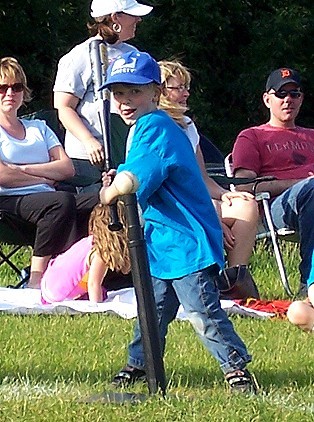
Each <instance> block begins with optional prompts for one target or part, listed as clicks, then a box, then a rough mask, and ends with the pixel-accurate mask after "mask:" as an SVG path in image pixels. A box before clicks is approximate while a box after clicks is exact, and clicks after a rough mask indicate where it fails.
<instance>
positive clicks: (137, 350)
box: [100, 52, 256, 393]
mask: <svg viewBox="0 0 314 422" xmlns="http://www.w3.org/2000/svg"><path fill="white" fill-rule="evenodd" d="M103 87H108V88H109V89H110V90H111V92H112V94H113V100H114V104H115V106H116V108H117V110H118V112H119V114H120V115H121V117H122V118H123V119H124V121H125V122H126V123H127V124H129V125H130V124H133V123H135V129H134V133H133V138H132V143H131V147H130V150H129V153H128V156H127V158H126V162H125V163H124V164H122V165H120V166H119V167H118V172H121V171H123V170H127V171H129V172H131V173H133V174H134V175H135V176H136V177H137V179H138V181H139V188H138V191H137V199H138V202H139V204H140V206H141V209H142V212H143V217H144V220H145V226H144V233H145V240H146V244H147V252H148V258H149V264H150V271H151V274H152V282H153V289H154V295H155V300H156V305H157V315H158V319H159V329H160V340H161V348H162V351H164V348H165V338H166V334H167V330H168V325H169V323H170V322H171V321H173V320H174V319H175V317H176V314H177V310H178V307H179V304H180V303H181V304H182V305H183V307H184V310H185V312H186V313H187V315H188V318H189V320H190V322H191V323H192V325H193V327H194V329H195V331H196V333H197V334H198V336H199V337H200V339H201V340H202V342H203V343H204V345H205V347H206V348H207V350H208V351H209V352H210V353H211V354H212V355H213V356H214V357H215V358H216V359H217V361H218V362H219V364H220V367H221V369H222V371H223V373H224V374H225V378H226V380H227V382H228V383H229V385H230V387H231V390H232V391H241V392H254V393H255V392H256V385H255V383H254V379H253V378H252V376H251V374H250V373H249V371H248V370H247V369H246V364H247V363H248V362H250V361H251V356H250V355H249V354H248V352H247V350H246V347H245V345H244V343H243V342H242V340H241V339H240V338H239V336H238V335H237V334H236V332H235V331H234V328H233V325H232V323H231V321H230V320H229V319H228V317H227V315H226V313H225V312H224V311H223V310H222V309H221V306H220V302H219V293H218V289H217V286H216V282H215V278H216V277H217V275H218V273H219V270H220V268H222V266H223V263H224V259H223V240H222V231H221V227H220V223H219V220H218V217H217V214H216V212H215V209H214V207H213V205H212V201H211V198H210V196H209V194H208V191H207V189H206V186H205V184H204V182H203V180H202V176H201V173H200V169H199V166H198V164H197V162H196V159H195V154H194V152H193V149H192V146H191V143H190V141H189V139H188V138H187V136H186V135H185V134H184V132H183V131H182V129H180V127H179V126H178V125H177V124H176V123H175V122H174V121H173V120H172V119H171V118H170V117H169V116H168V115H167V114H166V113H165V112H164V111H162V110H158V109H157V105H158V101H159V96H160V93H161V81H160V69H159V66H158V64H157V62H156V61H155V60H154V59H153V58H152V57H151V56H150V55H149V54H147V53H142V52H131V53H126V54H124V55H122V56H120V58H118V59H117V60H116V61H114V62H113V63H112V64H111V65H110V66H109V68H108V71H107V80H106V83H105V84H104V86H103ZM105 179H106V178H105V177H104V180H105ZM118 196H119V192H118V190H117V189H116V187H115V184H111V185H110V186H109V187H108V186H105V185H104V186H103V188H102V189H101V192H100V200H101V202H102V203H103V204H110V203H112V202H114V201H115V200H116V198H117V197H118ZM128 351H129V357H128V363H127V365H126V366H125V367H124V368H123V369H122V370H121V371H120V372H119V373H118V374H117V375H116V376H115V377H114V380H113V383H114V384H116V385H126V384H131V383H133V382H135V381H137V380H140V379H145V362H144V352H143V347H142V342H141V333H140V328H139V324H138V323H137V324H136V327H135V333H134V339H133V341H132V342H131V343H130V345H129V349H128Z"/></svg>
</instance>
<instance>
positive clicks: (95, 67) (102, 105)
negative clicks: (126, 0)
mask: <svg viewBox="0 0 314 422" xmlns="http://www.w3.org/2000/svg"><path fill="white" fill-rule="evenodd" d="M90 58H91V66H92V79H93V84H94V94H95V97H96V103H97V105H98V115H99V121H100V127H101V131H102V137H103V141H104V156H105V160H104V170H105V171H106V172H107V171H109V170H110V169H111V168H112V167H113V166H112V160H111V128H110V92H109V90H108V89H102V90H99V88H100V87H101V86H102V84H103V83H104V82H105V80H106V70H107V68H108V65H109V61H108V52H107V46H106V44H105V43H104V41H102V40H93V41H91V43H90ZM108 227H109V229H110V230H112V231H118V230H121V229H122V224H121V222H120V220H119V216H118V210H117V204H116V203H114V204H112V205H110V223H109V226H108Z"/></svg>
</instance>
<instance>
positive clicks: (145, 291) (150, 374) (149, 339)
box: [122, 193, 166, 395]
mask: <svg viewBox="0 0 314 422" xmlns="http://www.w3.org/2000/svg"><path fill="white" fill-rule="evenodd" d="M122 200H123V202H124V204H125V209H126V219H127V224H128V241H129V251H130V259H131V272H132V278H133V285H134V288H135V294H136V299H137V309H138V319H139V324H140V328H141V338H142V344H143V349H144V357H145V371H146V375H147V383H148V389H149V393H150V394H155V393H156V392H157V391H158V390H160V391H161V393H162V394H163V395H165V394H166V376H165V369H164V363H163V357H162V351H161V346H160V337H159V328H158V319H157V310H156V303H155V298H154V293H153V287H152V280H151V275H150V270H149V265H148V258H147V250H146V242H145V239H144V236H143V229H142V227H141V225H140V219H139V213H138V207H137V200H136V195H135V194H134V193H133V194H129V195H124V196H123V197H122Z"/></svg>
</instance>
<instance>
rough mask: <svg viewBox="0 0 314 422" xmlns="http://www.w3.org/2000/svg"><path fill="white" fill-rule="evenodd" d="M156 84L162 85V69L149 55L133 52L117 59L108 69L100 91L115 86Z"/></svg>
mask: <svg viewBox="0 0 314 422" xmlns="http://www.w3.org/2000/svg"><path fill="white" fill-rule="evenodd" d="M152 82H155V83H156V84H158V85H160V84H161V75H160V68H159V65H158V63H157V62H156V60H155V59H153V58H152V56H150V55H149V54H148V53H144V52H140V51H131V52H129V53H125V54H122V55H121V56H119V57H117V59H116V60H114V61H113V62H112V63H111V64H110V66H109V67H108V69H107V79H106V82H105V83H104V84H103V85H102V86H101V87H100V89H104V88H109V89H110V86H111V85H113V84H133V85H146V84H149V83H152Z"/></svg>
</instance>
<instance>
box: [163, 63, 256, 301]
mask: <svg viewBox="0 0 314 422" xmlns="http://www.w3.org/2000/svg"><path fill="white" fill-rule="evenodd" d="M159 66H160V69H161V78H162V83H163V89H162V95H161V98H160V108H162V109H164V110H165V111H167V112H168V113H169V114H170V116H171V117H172V118H173V119H174V120H175V121H176V122H177V123H178V124H179V125H180V126H181V127H182V128H183V129H184V131H185V132H186V134H187V136H188V138H189V139H190V141H191V144H192V147H193V149H194V151H195V154H196V158H197V160H198V163H199V166H200V169H201V171H202V174H203V179H204V181H205V184H206V186H207V189H208V191H209V193H210V195H211V197H212V198H213V202H214V205H215V207H216V211H217V213H218V215H219V217H220V221H221V224H222V228H223V234H224V244H225V249H226V252H227V260H228V268H226V269H225V270H224V271H223V272H222V274H221V280H220V281H221V282H223V281H224V279H225V278H227V280H228V281H229V282H231V283H233V282H235V281H236V280H238V281H239V282H240V283H241V282H242V283H243V284H246V283H248V285H251V286H254V292H252V291H250V292H248V293H251V295H253V293H254V296H256V297H257V296H258V293H257V289H256V288H255V285H254V281H253V279H252V277H251V275H250V273H249V271H248V268H247V266H248V263H249V258H250V256H251V253H252V250H253V247H254V244H255V234H256V228H257V221H258V208H257V204H256V201H255V200H254V197H253V195H251V194H250V193H245V192H240V193H239V192H230V191H227V190H226V189H223V188H222V187H221V186H219V185H218V184H217V183H216V182H215V181H214V180H213V179H211V178H210V177H208V175H207V173H206V168H205V163H204V158H203V155H202V152H201V149H200V146H199V139H200V136H199V134H198V132H197V129H196V126H195V124H194V123H193V121H192V120H191V119H190V118H189V117H187V116H186V115H185V113H186V111H187V110H188V108H187V100H188V98H189V96H190V94H189V89H190V82H191V75H190V72H189V71H188V70H187V68H186V67H184V66H183V65H182V64H181V63H180V62H178V61H166V60H164V61H160V62H159ZM223 284H224V283H223ZM221 296H222V297H223V295H221ZM224 296H225V297H228V293H225V295H224ZM229 297H230V298H231V296H229ZM242 297H243V296H242ZM243 298H244V297H243ZM237 299H240V297H239V298H237Z"/></svg>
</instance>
